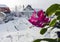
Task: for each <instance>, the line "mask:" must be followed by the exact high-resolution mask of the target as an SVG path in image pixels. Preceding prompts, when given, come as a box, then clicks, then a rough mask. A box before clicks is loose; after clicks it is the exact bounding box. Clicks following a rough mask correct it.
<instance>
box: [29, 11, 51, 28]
mask: <svg viewBox="0 0 60 42" xmlns="http://www.w3.org/2000/svg"><path fill="white" fill-rule="evenodd" d="M36 16H37V17H36ZM49 21H50V19H49V18H48V17H47V16H46V15H45V14H44V12H43V10H40V11H38V13H36V11H35V10H34V12H33V14H32V16H31V17H30V18H29V22H30V23H32V24H33V25H35V26H37V27H44V26H45V24H46V23H48V22H49Z"/></svg>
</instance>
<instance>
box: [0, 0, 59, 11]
mask: <svg viewBox="0 0 60 42" xmlns="http://www.w3.org/2000/svg"><path fill="white" fill-rule="evenodd" d="M54 3H60V0H0V4H6V5H7V6H9V7H10V8H11V7H14V6H16V5H17V6H18V5H25V6H27V5H28V4H30V5H31V6H32V7H33V8H39V9H44V10H45V9H46V8H47V7H49V6H50V5H51V4H54Z"/></svg>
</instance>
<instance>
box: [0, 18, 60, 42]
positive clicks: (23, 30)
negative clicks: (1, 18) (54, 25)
mask: <svg viewBox="0 0 60 42" xmlns="http://www.w3.org/2000/svg"><path fill="white" fill-rule="evenodd" d="M31 26H32V24H31V23H30V22H28V20H27V19H25V18H22V17H21V18H18V19H16V20H13V21H10V22H8V23H5V24H1V25H0V42H33V40H35V39H39V38H41V39H42V38H57V36H55V37H54V35H53V34H54V32H55V31H56V30H57V29H56V30H53V31H51V32H52V33H53V34H51V33H50V36H48V35H47V33H45V35H41V34H40V33H39V32H40V30H41V28H38V27H32V28H29V27H31ZM58 30H59V29H58ZM47 32H48V31H47ZM45 36H46V37H45Z"/></svg>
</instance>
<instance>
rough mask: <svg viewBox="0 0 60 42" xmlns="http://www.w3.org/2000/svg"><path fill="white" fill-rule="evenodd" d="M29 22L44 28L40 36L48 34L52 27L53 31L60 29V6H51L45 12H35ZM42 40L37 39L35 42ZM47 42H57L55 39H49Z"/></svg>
mask: <svg viewBox="0 0 60 42" xmlns="http://www.w3.org/2000/svg"><path fill="white" fill-rule="evenodd" d="M28 21H29V22H30V23H32V25H34V26H37V27H40V28H42V29H41V31H40V34H42V35H44V33H46V31H47V29H48V28H50V27H52V28H51V30H53V29H54V28H55V27H57V28H60V26H59V25H60V24H59V23H60V4H53V5H51V6H50V7H48V8H47V10H46V11H45V12H44V11H43V10H39V11H38V12H36V11H35V10H34V12H33V14H32V16H31V17H30V18H29V20H28ZM46 26H48V27H46ZM51 30H50V31H51ZM41 40H42V39H37V40H35V41H34V42H40V41H41ZM44 40H47V39H44ZM51 40H52V41H51ZM47 41H49V42H57V41H56V40H53V39H48V40H47Z"/></svg>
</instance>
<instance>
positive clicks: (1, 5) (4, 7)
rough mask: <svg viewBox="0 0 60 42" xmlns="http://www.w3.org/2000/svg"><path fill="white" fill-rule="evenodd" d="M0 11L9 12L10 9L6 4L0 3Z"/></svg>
mask: <svg viewBox="0 0 60 42" xmlns="http://www.w3.org/2000/svg"><path fill="white" fill-rule="evenodd" d="M0 12H4V13H10V9H9V7H8V6H6V5H4V4H0Z"/></svg>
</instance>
